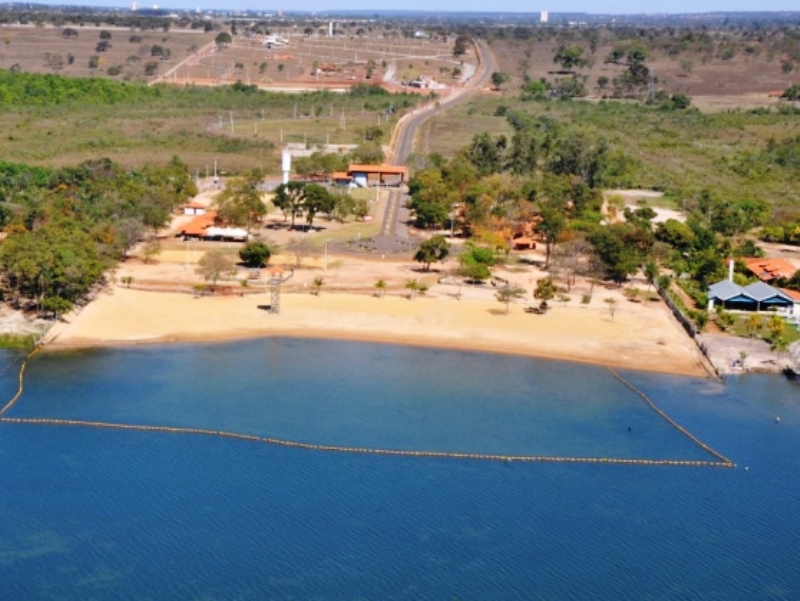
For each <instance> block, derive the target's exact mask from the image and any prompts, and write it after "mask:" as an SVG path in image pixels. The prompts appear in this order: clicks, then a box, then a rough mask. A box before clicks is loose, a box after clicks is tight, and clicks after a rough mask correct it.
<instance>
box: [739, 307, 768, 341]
mask: <svg viewBox="0 0 800 601" xmlns="http://www.w3.org/2000/svg"><path fill="white" fill-rule="evenodd" d="M763 325H764V322H763V321H762V320H761V316H760V315H758V314H757V313H753V314H752V315H750V316H749V317H748V318H747V320H746V321H745V322H744V328H745V331H746V332H747V335H748V336H749V337H750V338H755V337H756V334H758V332H759V330H761V327H762V326H763Z"/></svg>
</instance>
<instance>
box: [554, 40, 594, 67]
mask: <svg viewBox="0 0 800 601" xmlns="http://www.w3.org/2000/svg"><path fill="white" fill-rule="evenodd" d="M553 62H554V63H557V64H559V65H561V68H562V69H563V70H564V71H566V72H567V73H572V71H573V69H575V68H576V67H577V68H582V67H584V66H585V65H586V59H584V58H583V48H581V47H580V46H563V45H562V46H559V47H558V49H557V50H556V53H555V55H554V56H553Z"/></svg>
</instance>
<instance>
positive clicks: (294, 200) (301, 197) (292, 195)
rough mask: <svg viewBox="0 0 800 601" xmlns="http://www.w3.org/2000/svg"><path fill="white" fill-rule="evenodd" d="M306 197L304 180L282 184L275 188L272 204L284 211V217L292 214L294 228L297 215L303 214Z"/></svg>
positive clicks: (292, 226)
mask: <svg viewBox="0 0 800 601" xmlns="http://www.w3.org/2000/svg"><path fill="white" fill-rule="evenodd" d="M305 197H306V192H305V184H303V183H302V182H289V183H288V184H281V185H280V186H278V187H277V188H276V189H275V197H274V198H273V199H272V204H274V205H275V206H276V207H277V208H278V209H280V210H281V211H282V212H283V215H284V218H286V216H287V215H289V216H291V218H292V224H291V229H294V219H295V217H296V216H297V215H302V214H303V203H304V201H305Z"/></svg>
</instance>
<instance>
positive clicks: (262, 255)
mask: <svg viewBox="0 0 800 601" xmlns="http://www.w3.org/2000/svg"><path fill="white" fill-rule="evenodd" d="M271 256H272V251H271V249H270V247H269V246H267V245H266V244H264V242H262V241H261V240H253V241H250V242H248V243H247V244H245V245H244V246H243V247H242V248H241V249H240V250H239V258H240V259H241V260H242V263H244V264H245V265H246V266H247V267H253V268H258V267H262V266H263V265H265V264H266V263H268V262H269V259H270V257H271Z"/></svg>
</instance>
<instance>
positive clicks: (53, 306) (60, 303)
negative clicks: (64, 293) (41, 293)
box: [42, 296, 72, 321]
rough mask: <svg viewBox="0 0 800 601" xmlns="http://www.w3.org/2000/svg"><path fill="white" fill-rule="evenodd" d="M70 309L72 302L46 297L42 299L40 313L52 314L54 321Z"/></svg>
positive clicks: (57, 297)
mask: <svg viewBox="0 0 800 601" xmlns="http://www.w3.org/2000/svg"><path fill="white" fill-rule="evenodd" d="M71 309H72V302H70V301H68V300H67V299H66V298H61V297H60V296H48V297H46V298H44V299H42V311H44V312H45V313H52V314H53V317H54V319H55V320H56V321H58V319H59V317H60V316H61V315H63V314H64V313H68V312H69V311H70V310H71Z"/></svg>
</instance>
